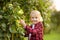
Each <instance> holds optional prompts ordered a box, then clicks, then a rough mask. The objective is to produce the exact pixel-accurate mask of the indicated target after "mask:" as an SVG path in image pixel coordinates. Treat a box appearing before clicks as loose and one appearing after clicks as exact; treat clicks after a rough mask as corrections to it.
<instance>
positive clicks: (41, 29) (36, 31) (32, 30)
mask: <svg viewBox="0 0 60 40" xmlns="http://www.w3.org/2000/svg"><path fill="white" fill-rule="evenodd" d="M25 29H26V31H28V32H29V33H31V34H33V35H34V34H37V33H38V32H39V33H43V25H42V24H40V25H39V27H38V28H36V29H32V28H31V27H29V26H26V27H25Z"/></svg>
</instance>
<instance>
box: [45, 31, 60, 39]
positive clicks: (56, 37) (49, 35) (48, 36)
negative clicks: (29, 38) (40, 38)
mask: <svg viewBox="0 0 60 40" xmlns="http://www.w3.org/2000/svg"><path fill="white" fill-rule="evenodd" d="M44 40H60V34H58V33H55V32H52V33H51V34H46V35H44Z"/></svg>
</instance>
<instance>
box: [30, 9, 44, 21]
mask: <svg viewBox="0 0 60 40" xmlns="http://www.w3.org/2000/svg"><path fill="white" fill-rule="evenodd" d="M35 13H37V14H39V15H40V21H43V18H42V16H41V13H40V12H39V11H38V10H32V11H31V13H30V15H32V14H35Z"/></svg>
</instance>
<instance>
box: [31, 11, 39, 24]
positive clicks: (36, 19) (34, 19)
mask: <svg viewBox="0 0 60 40" xmlns="http://www.w3.org/2000/svg"><path fill="white" fill-rule="evenodd" d="M30 20H31V22H32V23H33V24H36V23H38V22H39V21H40V14H38V13H36V12H35V13H31V14H30Z"/></svg>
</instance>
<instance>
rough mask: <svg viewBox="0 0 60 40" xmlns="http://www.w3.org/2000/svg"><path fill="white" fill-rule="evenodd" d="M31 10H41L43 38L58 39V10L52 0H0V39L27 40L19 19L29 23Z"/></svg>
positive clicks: (59, 12)
mask: <svg viewBox="0 0 60 40" xmlns="http://www.w3.org/2000/svg"><path fill="white" fill-rule="evenodd" d="M32 10H38V11H40V12H41V15H42V18H43V25H44V40H60V11H57V10H56V9H55V6H54V5H53V2H52V0H0V40H27V37H24V35H25V34H24V32H25V30H24V29H23V27H22V25H21V24H20V23H19V20H20V19H23V20H25V22H26V23H27V24H28V25H30V24H31V22H30V20H29V13H30V12H31V11H32Z"/></svg>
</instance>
